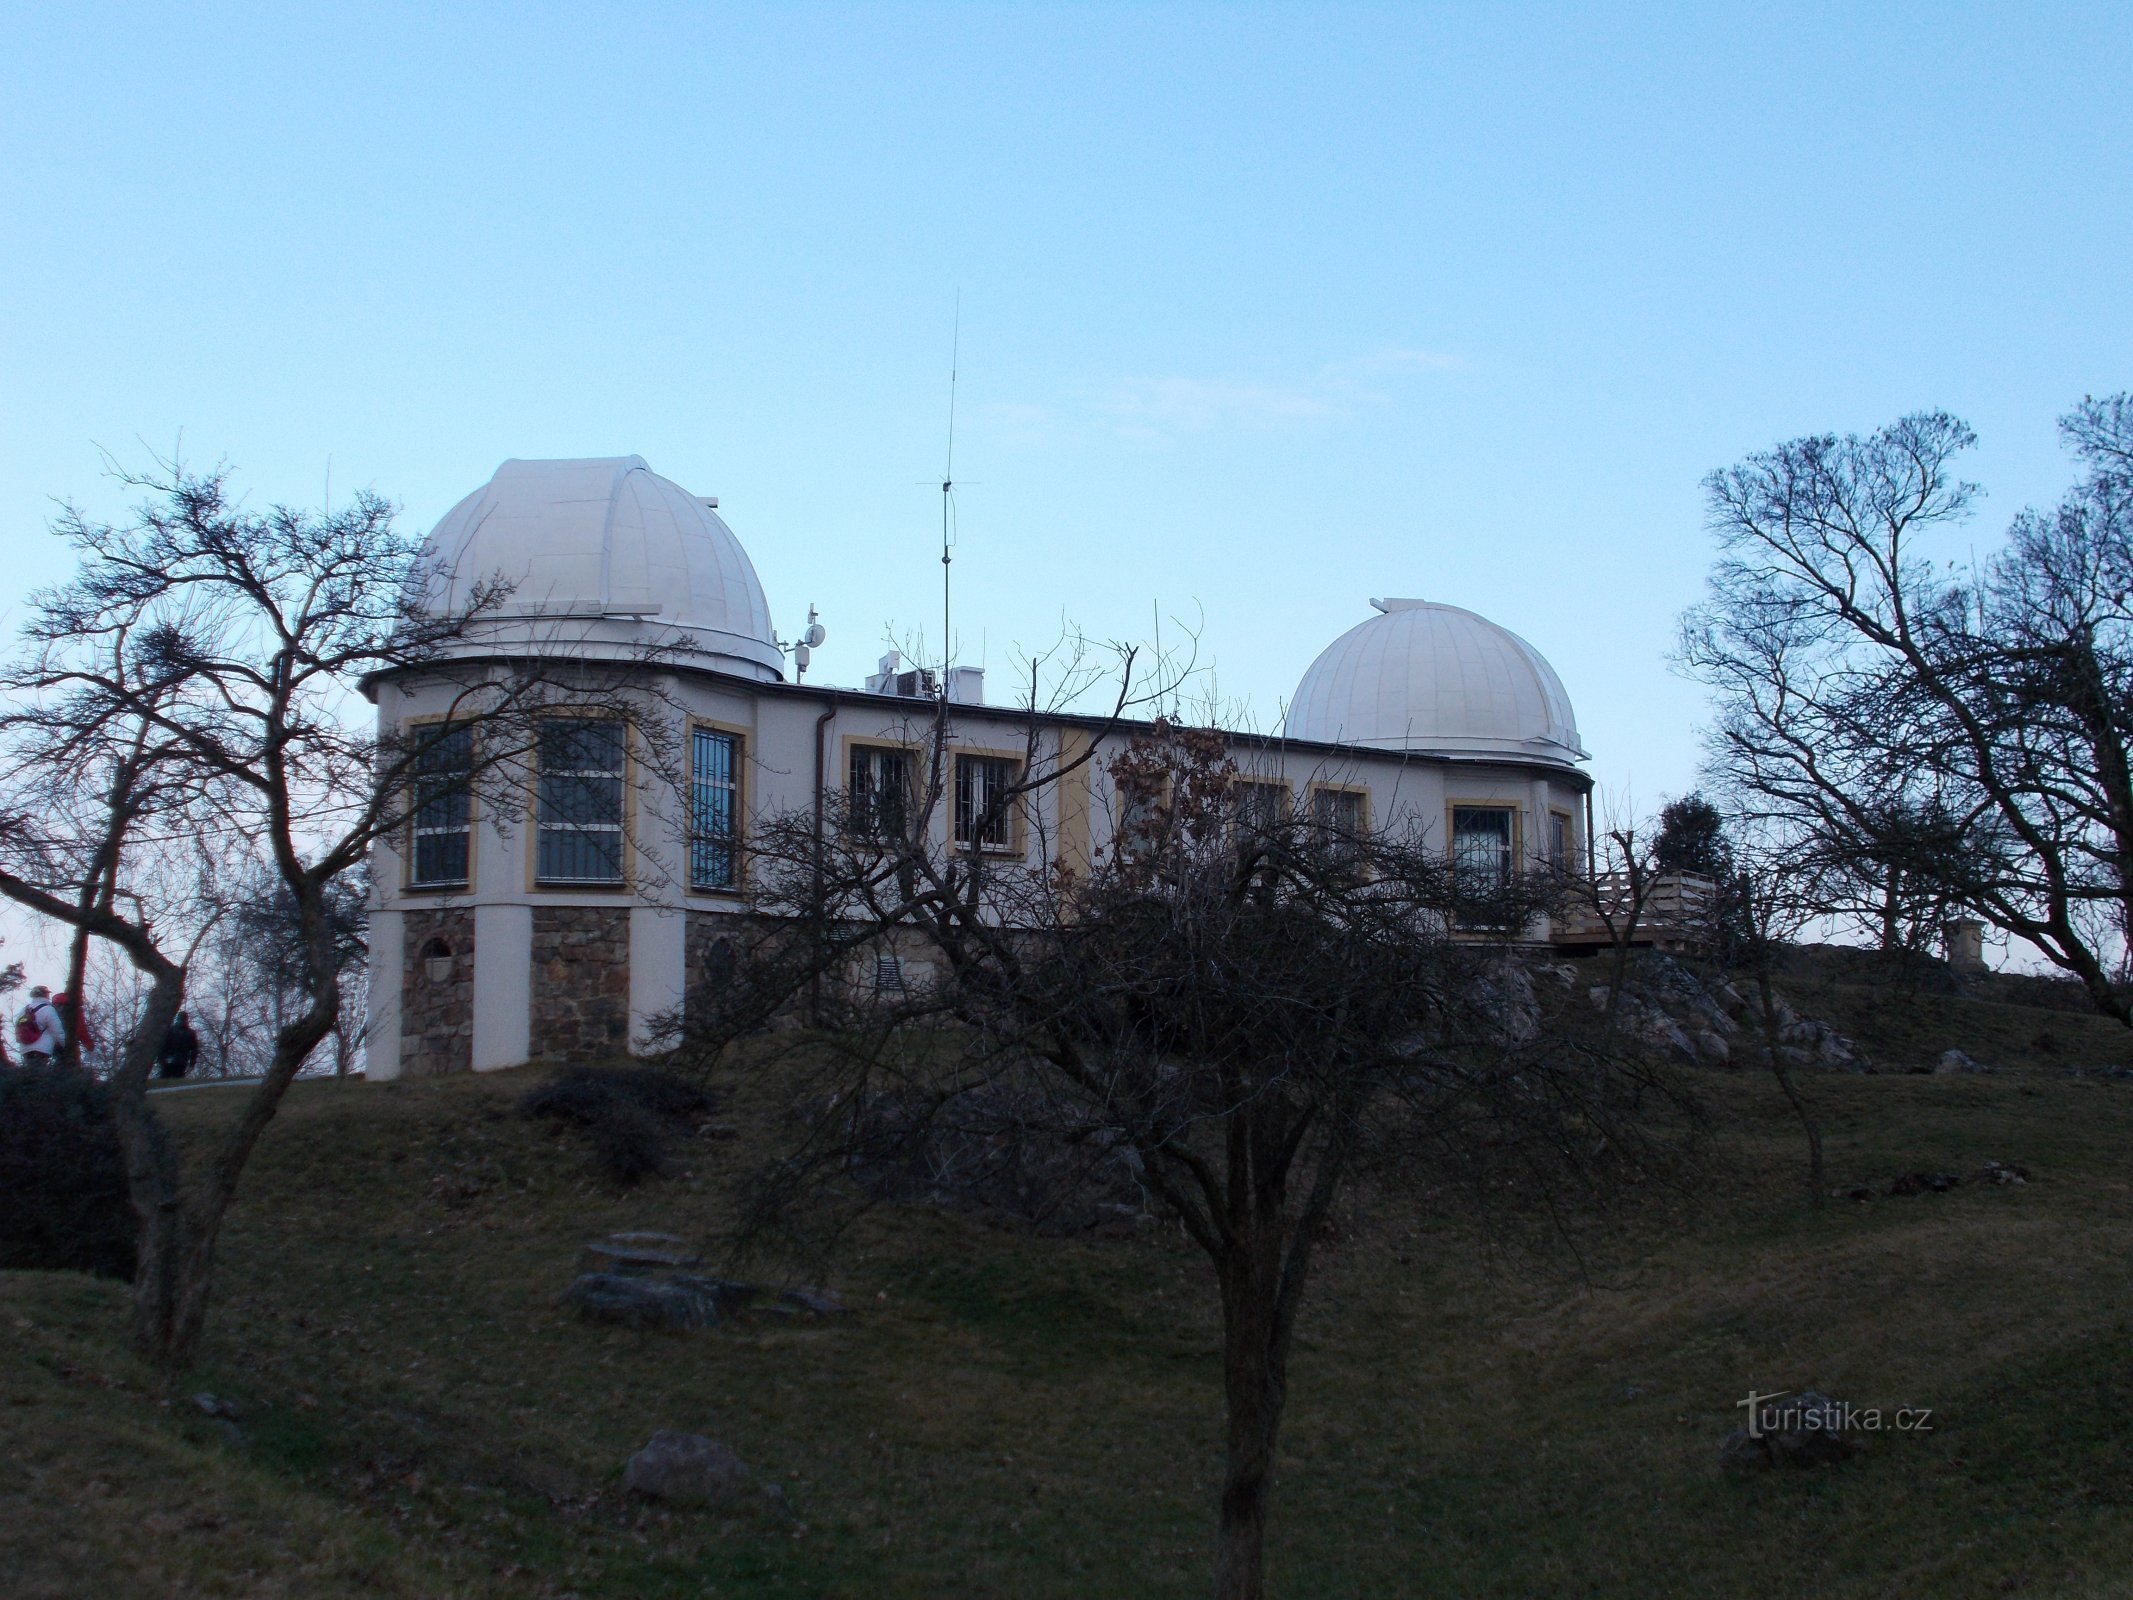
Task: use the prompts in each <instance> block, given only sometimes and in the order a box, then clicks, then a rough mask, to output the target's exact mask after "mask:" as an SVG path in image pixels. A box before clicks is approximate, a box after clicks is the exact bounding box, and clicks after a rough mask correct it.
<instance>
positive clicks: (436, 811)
mask: <svg viewBox="0 0 2133 1600" xmlns="http://www.w3.org/2000/svg"><path fill="white" fill-rule="evenodd" d="M415 737H416V739H417V741H418V742H419V741H425V740H426V741H427V743H426V744H424V745H423V747H422V748H421V749H419V750H418V752H417V753H416V756H415V823H414V842H415V851H414V855H415V860H414V883H415V884H416V886H417V887H419V888H441V887H448V886H451V885H454V884H464V883H465V882H466V881H467V870H468V867H469V865H470V857H471V854H472V851H471V845H472V837H471V835H472V828H471V824H472V821H473V813H474V805H473V796H472V795H471V793H470V792H469V790H468V785H469V783H470V782H471V781H472V777H473V772H474V730H473V729H472V728H444V729H423V730H418V731H417V733H416V735H415Z"/></svg>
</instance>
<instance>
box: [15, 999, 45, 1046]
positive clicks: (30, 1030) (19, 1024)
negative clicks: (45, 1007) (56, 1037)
mask: <svg viewBox="0 0 2133 1600" xmlns="http://www.w3.org/2000/svg"><path fill="white" fill-rule="evenodd" d="M43 1037H44V1029H43V1028H42V1027H40V1026H39V1025H38V1022H37V1008H36V1006H34V1005H28V1006H24V1007H23V1008H22V1015H21V1016H19V1017H17V1018H16V1019H15V1043H17V1044H20V1045H32V1044H35V1043H36V1042H37V1041H38V1040H39V1039H42V1038H43Z"/></svg>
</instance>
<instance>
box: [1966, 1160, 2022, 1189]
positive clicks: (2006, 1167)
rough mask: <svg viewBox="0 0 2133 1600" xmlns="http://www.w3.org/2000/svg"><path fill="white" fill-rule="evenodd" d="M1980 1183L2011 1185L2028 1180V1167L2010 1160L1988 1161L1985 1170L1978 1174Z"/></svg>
mask: <svg viewBox="0 0 2133 1600" xmlns="http://www.w3.org/2000/svg"><path fill="white" fill-rule="evenodd" d="M1978 1181H1979V1182H1980V1183H1996V1184H2001V1185H2012V1184H2017V1183H2027V1182H2029V1168H2027V1167H2025V1166H2020V1165H2018V1164H2016V1163H2015V1162H2012V1161H1988V1162H1986V1163H1985V1170H1984V1171H1983V1172H1980V1173H1979V1174H1978Z"/></svg>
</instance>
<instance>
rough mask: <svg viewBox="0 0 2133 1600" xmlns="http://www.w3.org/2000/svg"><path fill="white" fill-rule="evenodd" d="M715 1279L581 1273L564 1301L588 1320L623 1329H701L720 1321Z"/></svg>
mask: <svg viewBox="0 0 2133 1600" xmlns="http://www.w3.org/2000/svg"><path fill="white" fill-rule="evenodd" d="M716 1284H717V1280H716V1279H709V1278H695V1279H691V1278H673V1279H662V1278H640V1277H635V1276H632V1275H630V1274H627V1273H620V1272H586V1273H581V1274H579V1276H578V1278H577V1280H576V1281H575V1282H573V1283H572V1284H571V1286H570V1287H569V1288H568V1289H565V1290H564V1291H563V1303H564V1304H565V1305H570V1306H575V1307H577V1311H578V1315H579V1316H581V1317H584V1318H585V1319H586V1320H587V1321H589V1322H610V1323H613V1324H615V1325H616V1326H618V1327H623V1328H701V1327H704V1326H706V1325H707V1324H709V1323H714V1322H716V1321H718V1320H719V1315H720V1309H721V1308H720V1304H719V1296H718V1294H717V1292H716V1288H715V1286H716Z"/></svg>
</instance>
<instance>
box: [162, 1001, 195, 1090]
mask: <svg viewBox="0 0 2133 1600" xmlns="http://www.w3.org/2000/svg"><path fill="white" fill-rule="evenodd" d="M199 1058H200V1035H198V1034H197V1033H195V1032H193V1025H192V1023H191V1022H189V1021H188V1020H187V1019H186V1016H185V1013H184V1012H183V1011H180V1012H179V1013H178V1014H177V1015H176V1016H175V1017H172V1018H171V1019H170V1028H169V1030H168V1031H167V1032H166V1033H165V1034H164V1035H163V1048H162V1049H160V1050H158V1051H157V1052H156V1076H157V1077H159V1078H182V1077H184V1076H185V1075H186V1074H187V1073H188V1072H190V1071H192V1070H193V1063H194V1062H195V1061H197V1060H198V1059H199Z"/></svg>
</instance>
